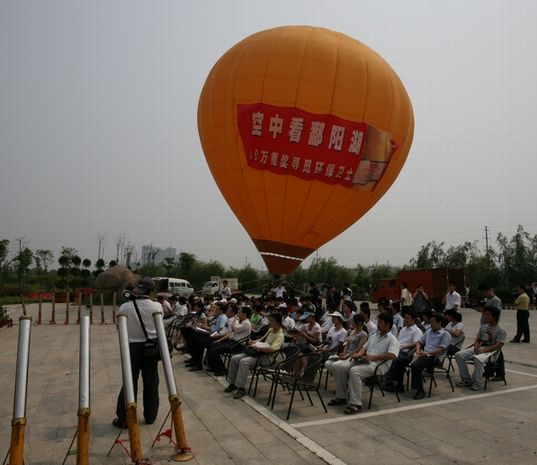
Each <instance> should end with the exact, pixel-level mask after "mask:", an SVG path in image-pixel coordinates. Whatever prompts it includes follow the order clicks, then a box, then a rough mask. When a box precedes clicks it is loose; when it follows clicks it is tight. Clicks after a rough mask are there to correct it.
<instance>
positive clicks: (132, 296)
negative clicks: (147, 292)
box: [121, 289, 139, 300]
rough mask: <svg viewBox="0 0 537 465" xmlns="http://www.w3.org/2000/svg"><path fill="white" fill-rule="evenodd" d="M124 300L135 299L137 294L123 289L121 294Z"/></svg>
mask: <svg viewBox="0 0 537 465" xmlns="http://www.w3.org/2000/svg"><path fill="white" fill-rule="evenodd" d="M121 295H122V296H123V298H124V299H125V300H136V299H137V298H138V297H139V296H138V295H136V294H135V293H134V292H132V291H129V290H128V289H125V290H124V291H123V294H121Z"/></svg>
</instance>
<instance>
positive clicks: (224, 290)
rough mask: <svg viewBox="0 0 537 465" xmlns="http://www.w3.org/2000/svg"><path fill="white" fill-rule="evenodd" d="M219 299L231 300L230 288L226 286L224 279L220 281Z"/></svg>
mask: <svg viewBox="0 0 537 465" xmlns="http://www.w3.org/2000/svg"><path fill="white" fill-rule="evenodd" d="M220 298H221V299H226V300H229V299H231V288H230V287H229V286H228V282H227V281H226V280H225V279H224V280H223V281H222V290H221V291H220Z"/></svg>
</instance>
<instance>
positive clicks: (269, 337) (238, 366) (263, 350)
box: [224, 312, 284, 399]
mask: <svg viewBox="0 0 537 465" xmlns="http://www.w3.org/2000/svg"><path fill="white" fill-rule="evenodd" d="M283 341H284V335H283V329H282V315H281V314H280V313H277V312H274V313H271V314H270V316H269V330H268V331H267V333H266V334H265V335H264V336H263V337H262V338H261V339H259V340H257V341H251V342H250V343H249V344H248V346H247V347H246V349H245V352H242V353H240V354H237V355H234V356H233V357H231V361H230V363H229V373H228V379H229V386H228V387H227V388H226V389H224V392H233V391H235V390H237V392H236V393H235V395H234V396H233V398H234V399H241V398H242V397H244V396H245V394H246V391H245V390H244V388H245V386H246V380H247V379H248V373H249V371H250V370H251V369H252V368H253V367H254V366H255V364H256V363H257V359H258V358H259V357H261V356H263V354H268V353H271V352H275V351H277V350H280V348H281V347H282V344H283ZM246 352H247V353H246ZM249 354H251V355H249Z"/></svg>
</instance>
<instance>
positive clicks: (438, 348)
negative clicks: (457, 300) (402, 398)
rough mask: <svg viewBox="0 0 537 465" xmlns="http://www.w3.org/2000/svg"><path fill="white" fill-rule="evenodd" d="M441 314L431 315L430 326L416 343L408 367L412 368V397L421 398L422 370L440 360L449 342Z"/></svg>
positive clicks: (423, 392)
mask: <svg viewBox="0 0 537 465" xmlns="http://www.w3.org/2000/svg"><path fill="white" fill-rule="evenodd" d="M442 319H443V317H442V315H440V314H439V313H437V314H434V315H433V316H432V317H431V328H430V329H428V330H427V331H426V332H425V334H424V335H423V336H422V337H421V340H420V341H419V342H418V344H417V345H416V354H415V355H414V360H413V361H412V362H411V364H410V367H411V370H412V389H416V394H414V399H423V398H424V397H425V391H424V389H423V370H425V369H430V368H434V365H435V363H436V361H437V360H438V362H441V361H442V360H443V356H445V354H446V350H447V348H448V346H449V344H451V334H449V333H448V332H447V331H446V330H445V329H444V328H442Z"/></svg>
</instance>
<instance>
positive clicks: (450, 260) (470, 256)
mask: <svg viewBox="0 0 537 465" xmlns="http://www.w3.org/2000/svg"><path fill="white" fill-rule="evenodd" d="M479 255H480V254H479V249H478V248H477V244H476V242H465V243H464V244H460V245H457V246H452V247H450V248H449V249H448V250H447V252H446V254H445V259H444V264H443V265H444V266H446V267H447V268H466V267H467V266H468V264H469V263H471V262H472V261H474V260H475V259H477V258H478V257H479Z"/></svg>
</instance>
